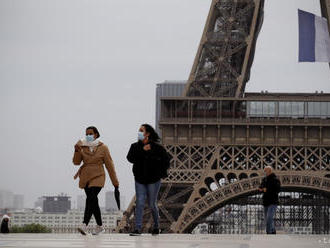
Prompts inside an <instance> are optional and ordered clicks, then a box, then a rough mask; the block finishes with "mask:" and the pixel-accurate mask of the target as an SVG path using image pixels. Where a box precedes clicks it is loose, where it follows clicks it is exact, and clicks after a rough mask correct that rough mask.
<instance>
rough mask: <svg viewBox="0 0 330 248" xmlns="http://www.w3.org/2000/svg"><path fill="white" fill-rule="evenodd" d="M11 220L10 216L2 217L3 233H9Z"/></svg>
mask: <svg viewBox="0 0 330 248" xmlns="http://www.w3.org/2000/svg"><path fill="white" fill-rule="evenodd" d="M9 220H10V217H9V216H8V215H6V214H5V215H4V216H2V219H1V230H0V231H1V233H9Z"/></svg>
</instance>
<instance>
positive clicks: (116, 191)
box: [115, 187, 120, 210]
mask: <svg viewBox="0 0 330 248" xmlns="http://www.w3.org/2000/svg"><path fill="white" fill-rule="evenodd" d="M115 199H116V203H117V207H118V210H120V192H119V189H118V187H115Z"/></svg>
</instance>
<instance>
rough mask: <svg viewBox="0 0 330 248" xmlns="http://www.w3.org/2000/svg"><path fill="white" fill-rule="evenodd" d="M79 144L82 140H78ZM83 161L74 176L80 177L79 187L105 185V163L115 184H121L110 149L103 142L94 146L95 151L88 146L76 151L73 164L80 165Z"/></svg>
mask: <svg viewBox="0 0 330 248" xmlns="http://www.w3.org/2000/svg"><path fill="white" fill-rule="evenodd" d="M77 144H78V145H81V146H82V143H81V141H78V143H77ZM81 161H83V165H82V166H81V167H80V168H79V170H78V172H77V174H76V175H75V176H74V179H76V178H77V177H79V188H82V189H83V188H85V187H86V186H87V185H88V187H104V183H105V171H104V166H103V164H105V167H106V169H107V171H108V173H109V176H110V179H111V181H112V184H113V186H115V187H117V186H119V182H118V179H117V175H116V171H115V166H114V164H113V161H112V158H111V156H110V152H109V149H108V147H107V146H106V145H104V144H103V143H102V142H100V143H99V144H98V146H96V147H95V148H94V151H93V152H91V151H90V150H89V147H87V146H82V151H81V152H80V151H75V153H74V155H73V164H74V165H80V164H81Z"/></svg>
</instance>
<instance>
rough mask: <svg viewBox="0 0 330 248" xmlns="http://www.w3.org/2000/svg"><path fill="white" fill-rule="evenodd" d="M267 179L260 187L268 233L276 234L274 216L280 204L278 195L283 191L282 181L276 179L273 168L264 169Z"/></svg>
mask: <svg viewBox="0 0 330 248" xmlns="http://www.w3.org/2000/svg"><path fill="white" fill-rule="evenodd" d="M264 173H265V177H264V178H263V179H262V182H261V184H260V186H259V189H258V190H259V191H260V192H263V196H262V200H263V206H264V214H265V222H266V233H267V234H276V229H275V224H274V216H275V212H276V208H277V206H278V204H279V200H278V194H279V192H280V191H281V183H280V180H278V178H277V177H276V175H275V173H274V172H273V168H272V167H271V166H266V167H265V168H264Z"/></svg>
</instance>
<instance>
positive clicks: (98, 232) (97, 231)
mask: <svg viewBox="0 0 330 248" xmlns="http://www.w3.org/2000/svg"><path fill="white" fill-rule="evenodd" d="M104 232H105V230H104V228H103V226H99V225H97V226H96V228H95V231H94V232H93V235H99V234H100V233H104Z"/></svg>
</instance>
